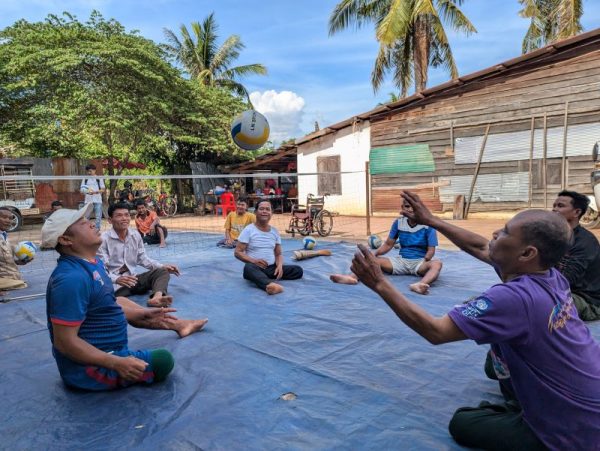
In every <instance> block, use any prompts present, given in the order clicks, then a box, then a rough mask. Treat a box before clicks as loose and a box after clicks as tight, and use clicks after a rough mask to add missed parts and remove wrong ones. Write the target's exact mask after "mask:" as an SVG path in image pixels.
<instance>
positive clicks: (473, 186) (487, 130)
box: [464, 124, 490, 219]
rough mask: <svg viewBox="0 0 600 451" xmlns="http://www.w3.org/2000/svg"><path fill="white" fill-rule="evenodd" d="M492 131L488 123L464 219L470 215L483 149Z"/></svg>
mask: <svg viewBox="0 0 600 451" xmlns="http://www.w3.org/2000/svg"><path fill="white" fill-rule="evenodd" d="M489 132H490V124H487V127H486V128H485V135H484V136H483V142H482V143H481V149H480V150H479V158H478V160H477V166H475V173H474V174H473V180H472V181H471V189H469V197H468V198H467V205H465V214H464V219H468V217H469V209H470V208H471V199H472V198H473V191H474V190H475V183H477V175H478V174H479V168H480V167H481V160H482V159H483V151H484V150H485V144H486V143H487V138H488V134H489Z"/></svg>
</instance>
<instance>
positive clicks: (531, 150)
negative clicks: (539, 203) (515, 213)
mask: <svg viewBox="0 0 600 451" xmlns="http://www.w3.org/2000/svg"><path fill="white" fill-rule="evenodd" d="M534 140H535V116H531V138H530V140H529V208H531V202H532V201H533V146H534Z"/></svg>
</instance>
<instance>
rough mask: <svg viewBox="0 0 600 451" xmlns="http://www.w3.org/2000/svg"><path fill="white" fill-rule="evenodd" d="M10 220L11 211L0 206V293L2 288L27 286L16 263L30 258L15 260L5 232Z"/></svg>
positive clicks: (2, 290)
mask: <svg viewBox="0 0 600 451" xmlns="http://www.w3.org/2000/svg"><path fill="white" fill-rule="evenodd" d="M12 221H13V214H12V213H11V211H10V210H8V209H5V208H0V295H4V294H5V293H4V290H18V289H21V288H26V287H27V284H26V283H25V281H24V280H23V276H22V275H21V272H20V271H19V268H17V265H24V264H26V263H29V262H30V261H31V260H19V261H15V254H14V248H13V246H12V245H11V244H10V242H9V241H8V232H7V230H9V229H10V227H11V223H12Z"/></svg>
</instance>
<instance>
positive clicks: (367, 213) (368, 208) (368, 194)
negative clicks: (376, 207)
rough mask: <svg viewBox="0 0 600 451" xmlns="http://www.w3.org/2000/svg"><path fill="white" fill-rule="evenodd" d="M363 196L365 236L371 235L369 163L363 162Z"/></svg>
mask: <svg viewBox="0 0 600 451" xmlns="http://www.w3.org/2000/svg"><path fill="white" fill-rule="evenodd" d="M365 182H366V183H365V194H366V200H367V201H366V207H367V210H366V219H367V236H369V235H371V189H370V188H371V177H370V174H369V162H368V161H365Z"/></svg>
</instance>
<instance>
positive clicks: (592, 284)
mask: <svg viewBox="0 0 600 451" xmlns="http://www.w3.org/2000/svg"><path fill="white" fill-rule="evenodd" d="M589 203H590V201H589V199H588V198H587V196H584V195H583V194H580V193H577V192H575V191H561V192H560V193H558V197H557V198H556V200H555V201H554V205H553V206H552V211H554V212H556V213H559V214H560V215H562V216H563V217H564V218H565V219H566V220H567V222H568V223H569V225H570V226H571V228H572V229H573V244H572V245H571V248H570V249H569V250H568V251H567V253H566V254H565V255H564V257H563V258H562V259H561V260H560V262H559V263H558V265H557V266H556V267H557V269H558V270H559V271H560V272H561V273H562V275H563V276H565V278H566V279H567V280H568V281H569V284H570V285H571V293H572V295H573V301H575V305H576V306H577V312H578V313H579V317H580V318H581V319H582V320H584V321H594V320H598V319H600V244H598V240H597V239H596V237H595V236H594V235H593V234H592V233H591V232H590V231H589V230H586V229H584V228H583V227H582V226H580V225H579V219H580V218H581V217H582V216H583V214H584V213H585V212H586V210H587V208H588V206H589Z"/></svg>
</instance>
